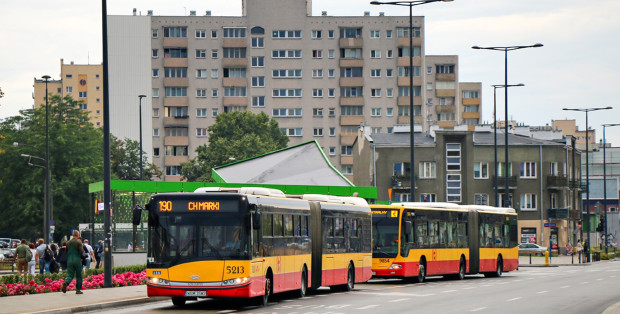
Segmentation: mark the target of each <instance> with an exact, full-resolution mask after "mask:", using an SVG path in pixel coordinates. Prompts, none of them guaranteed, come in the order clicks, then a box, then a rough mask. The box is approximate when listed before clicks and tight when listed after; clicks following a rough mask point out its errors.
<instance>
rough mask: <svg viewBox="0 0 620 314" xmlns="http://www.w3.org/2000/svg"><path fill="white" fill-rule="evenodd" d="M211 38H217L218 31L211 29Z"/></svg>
mask: <svg viewBox="0 0 620 314" xmlns="http://www.w3.org/2000/svg"><path fill="white" fill-rule="evenodd" d="M211 38H217V31H216V30H211Z"/></svg>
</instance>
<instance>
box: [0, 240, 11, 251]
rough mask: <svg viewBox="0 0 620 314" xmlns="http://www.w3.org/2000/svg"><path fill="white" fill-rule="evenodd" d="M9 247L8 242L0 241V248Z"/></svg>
mask: <svg viewBox="0 0 620 314" xmlns="http://www.w3.org/2000/svg"><path fill="white" fill-rule="evenodd" d="M8 247H9V243H8V242H4V241H0V249H6V248H8Z"/></svg>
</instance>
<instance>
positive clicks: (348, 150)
mask: <svg viewBox="0 0 620 314" xmlns="http://www.w3.org/2000/svg"><path fill="white" fill-rule="evenodd" d="M340 155H341V156H352V155H353V146H350V145H342V146H340Z"/></svg>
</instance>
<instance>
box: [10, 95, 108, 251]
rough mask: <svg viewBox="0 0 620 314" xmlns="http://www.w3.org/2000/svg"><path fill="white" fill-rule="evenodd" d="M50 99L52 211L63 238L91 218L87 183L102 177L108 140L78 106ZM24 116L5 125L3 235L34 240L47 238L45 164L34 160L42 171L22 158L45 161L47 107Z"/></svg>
mask: <svg viewBox="0 0 620 314" xmlns="http://www.w3.org/2000/svg"><path fill="white" fill-rule="evenodd" d="M49 100H50V101H49V103H50V107H49V141H50V142H49V143H50V161H49V164H50V168H51V173H52V175H51V182H52V196H53V202H52V204H53V207H52V208H53V218H54V221H55V226H56V233H55V234H56V235H60V236H61V235H66V234H68V233H69V232H70V230H71V229H73V228H77V227H78V223H80V222H84V221H88V219H89V210H91V209H92V208H91V204H90V197H89V194H88V184H90V183H92V182H95V181H100V180H102V177H103V171H102V169H103V158H101V156H102V155H103V145H102V143H103V141H102V139H103V136H102V132H101V130H99V129H96V128H95V127H93V125H92V124H91V123H90V122H89V121H88V113H87V112H86V111H84V110H81V109H80V108H79V103H78V101H76V100H74V99H72V98H71V97H70V96H66V97H64V98H63V97H60V96H58V95H55V96H50V99H49ZM20 114H21V115H19V116H14V117H9V118H7V119H5V120H4V121H2V122H1V123H0V134H2V135H3V136H5V138H6V139H5V140H4V143H5V144H2V145H3V149H4V150H5V154H3V155H2V158H0V173H2V178H3V184H0V204H1V205H0V211H1V213H2V217H3V219H0V230H2V232H3V233H8V234H10V235H12V236H15V237H23V238H29V239H35V238H36V237H42V233H43V230H42V229H43V227H42V226H43V210H44V200H43V192H44V182H45V169H44V165H45V161H44V160H43V161H41V160H36V159H32V160H31V161H32V163H33V164H34V163H37V164H38V165H39V166H42V167H37V166H34V167H33V166H28V159H27V158H24V157H22V156H21V154H28V155H32V156H37V157H40V158H45V106H41V107H40V108H37V109H28V110H22V111H20ZM14 142H17V143H19V145H18V146H14V145H13V143H14ZM9 143H10V144H9ZM60 236H59V237H60ZM59 237H58V238H59Z"/></svg>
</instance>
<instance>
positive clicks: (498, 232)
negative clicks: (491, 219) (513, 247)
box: [493, 224, 504, 247]
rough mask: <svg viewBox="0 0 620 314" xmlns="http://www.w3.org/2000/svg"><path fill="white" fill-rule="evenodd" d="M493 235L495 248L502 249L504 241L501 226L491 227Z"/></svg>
mask: <svg viewBox="0 0 620 314" xmlns="http://www.w3.org/2000/svg"><path fill="white" fill-rule="evenodd" d="M493 229H494V230H493V235H494V236H495V241H494V242H495V243H494V245H495V247H504V241H503V239H502V226H501V225H498V224H495V225H493Z"/></svg>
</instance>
